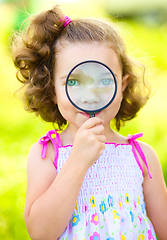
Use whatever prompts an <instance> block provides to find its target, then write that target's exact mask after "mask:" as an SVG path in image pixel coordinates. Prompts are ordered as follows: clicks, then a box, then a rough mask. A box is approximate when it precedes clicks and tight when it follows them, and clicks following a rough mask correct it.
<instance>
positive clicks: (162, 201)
mask: <svg viewBox="0 0 167 240" xmlns="http://www.w3.org/2000/svg"><path fill="white" fill-rule="evenodd" d="M141 147H142V149H143V151H144V153H145V156H146V159H147V162H148V165H149V167H150V171H151V174H152V179H150V178H149V176H148V174H146V176H145V177H144V183H143V191H144V198H145V203H146V210H147V214H148V217H149V219H150V220H151V222H152V223H153V226H154V229H155V232H156V234H157V236H158V237H159V238H160V240H166V239H167V189H166V185H165V182H164V178H163V173H162V168H161V165H160V162H159V160H158V157H157V155H156V153H155V152H154V150H153V149H152V148H151V147H150V146H148V145H146V144H141Z"/></svg>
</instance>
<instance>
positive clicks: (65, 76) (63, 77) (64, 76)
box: [60, 72, 118, 79]
mask: <svg viewBox="0 0 167 240" xmlns="http://www.w3.org/2000/svg"><path fill="white" fill-rule="evenodd" d="M113 73H114V72H113ZM101 74H102V75H109V74H111V73H110V72H106V73H105V72H104V73H101ZM111 75H112V74H111ZM114 75H115V76H116V77H118V75H117V74H115V73H114ZM67 76H68V74H66V75H63V76H62V77H60V79H67Z"/></svg>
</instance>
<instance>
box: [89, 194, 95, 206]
mask: <svg viewBox="0 0 167 240" xmlns="http://www.w3.org/2000/svg"><path fill="white" fill-rule="evenodd" d="M90 203H91V204H92V207H96V200H95V198H94V197H93V196H91V198H90Z"/></svg>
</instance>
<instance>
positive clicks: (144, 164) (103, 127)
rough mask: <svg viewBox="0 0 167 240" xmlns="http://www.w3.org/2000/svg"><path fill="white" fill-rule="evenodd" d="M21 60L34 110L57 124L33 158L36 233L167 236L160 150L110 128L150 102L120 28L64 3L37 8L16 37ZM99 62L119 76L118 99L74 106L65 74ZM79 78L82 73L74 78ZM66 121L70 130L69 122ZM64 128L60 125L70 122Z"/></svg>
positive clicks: (137, 238)
mask: <svg viewBox="0 0 167 240" xmlns="http://www.w3.org/2000/svg"><path fill="white" fill-rule="evenodd" d="M16 40H17V41H15V44H14V46H15V48H14V57H13V59H14V63H15V65H16V67H17V68H18V74H17V77H18V79H19V80H20V81H21V82H22V83H23V84H24V85H25V86H26V89H25V95H24V96H25V102H26V104H27V109H28V110H30V111H32V112H36V113H37V114H39V115H40V116H41V117H42V118H43V119H44V120H45V121H49V122H53V123H55V124H57V125H56V126H57V130H51V131H49V132H48V133H47V134H46V135H44V136H43V137H41V138H40V139H39V141H38V142H37V143H35V144H34V145H33V147H32V148H31V150H30V152H29V156H28V186H27V199H26V206H25V222H26V226H27V230H28V232H29V235H30V237H31V239H33V240H56V239H61V240H74V239H75V240H99V239H101V240H119V239H121V240H132V239H133V240H146V239H149V240H155V239H156V234H157V236H158V237H159V238H160V239H161V240H166V239H167V217H166V216H167V190H166V186H165V183H164V179H163V174H162V170H161V166H160V163H159V160H158V158H157V156H156V154H155V152H154V150H153V149H152V148H151V147H150V146H148V145H146V144H145V143H142V142H139V141H137V140H136V139H137V138H140V137H141V136H142V134H137V135H133V136H128V137H123V136H121V135H120V134H118V133H117V132H115V131H114V130H112V129H111V128H110V121H111V120H112V119H115V123H116V128H117V129H118V130H119V129H120V126H121V124H122V123H123V122H125V121H127V120H130V119H132V118H134V117H135V116H136V113H137V112H138V111H139V110H140V108H141V107H142V106H143V105H144V104H145V103H146V100H147V98H148V95H147V96H146V95H143V88H144V84H143V86H142V84H141V82H139V79H138V78H137V76H136V75H135V74H134V71H133V64H132V62H131V60H130V58H129V57H128V56H127V54H126V52H125V47H124V44H123V42H122V39H121V38H120V36H119V34H118V33H117V31H116V30H115V27H113V26H110V25H109V24H108V23H105V22H101V21H98V20H93V19H80V20H71V19H70V18H68V17H67V16H64V15H63V14H62V12H61V10H60V9H59V8H58V7H54V8H53V9H52V10H49V11H46V12H43V13H41V14H39V15H37V16H35V17H34V18H33V19H32V21H31V23H30V26H29V28H28V30H27V31H26V32H25V33H24V34H23V35H22V36H21V40H19V38H18V37H17V39H16ZM87 60H95V61H99V62H102V63H103V64H105V65H107V66H108V67H109V68H110V69H111V70H112V71H113V73H114V74H115V76H116V80H117V94H116V97H115V99H114V101H113V102H112V103H111V104H110V105H109V106H108V107H107V108H106V109H104V110H102V111H101V112H99V113H97V114H96V115H95V117H92V118H89V115H88V114H87V113H84V112H83V111H80V110H79V109H77V108H75V107H74V106H73V105H72V104H71V102H70V101H69V100H68V98H67V96H66V92H65V82H66V77H67V75H68V73H69V72H70V70H71V69H72V68H73V67H74V66H75V65H76V64H78V63H81V62H83V61H87ZM74 80H75V79H74ZM65 127H66V128H65ZM62 129H63V131H61V133H60V134H59V133H58V130H62Z"/></svg>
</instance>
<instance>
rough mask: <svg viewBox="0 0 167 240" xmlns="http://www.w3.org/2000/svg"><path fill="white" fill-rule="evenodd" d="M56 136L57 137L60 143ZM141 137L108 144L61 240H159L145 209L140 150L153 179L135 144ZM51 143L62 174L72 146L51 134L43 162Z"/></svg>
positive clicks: (88, 176)
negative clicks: (66, 144)
mask: <svg viewBox="0 0 167 240" xmlns="http://www.w3.org/2000/svg"><path fill="white" fill-rule="evenodd" d="M52 134H55V135H56V142H55V141H54V139H53V138H52ZM141 136H142V134H137V135H133V136H131V137H129V144H118V145H116V144H114V143H106V147H105V150H104V151H103V153H102V155H101V156H100V157H99V158H98V160H97V161H96V163H95V164H93V165H92V167H90V168H89V169H88V171H87V173H86V176H85V179H84V181H83V184H82V187H81V190H80V193H79V196H78V200H77V202H76V205H75V209H74V211H73V214H72V216H71V220H70V222H69V223H68V225H67V228H66V229H65V231H64V232H63V233H62V235H61V236H60V237H59V239H61V240H100V239H101V240H147V239H148V240H156V235H155V232H154V228H153V226H152V223H151V221H150V220H149V218H148V217H147V213H146V209H145V202H144V196H143V187H142V183H143V169H142V167H141V165H140V162H139V160H138V157H137V154H136V149H137V150H138V153H139V154H140V155H141V157H142V159H143V161H144V162H145V164H146V167H147V169H148V172H149V176H150V178H152V177H151V173H150V171H149V168H148V165H147V162H146V159H145V157H144V154H143V152H142V150H141V148H140V146H139V144H138V142H137V141H136V140H135V139H136V138H138V137H141ZM48 141H51V142H52V143H53V145H54V147H55V153H56V154H55V161H54V165H55V167H56V169H57V173H59V172H60V170H61V168H62V166H63V164H64V163H65V162H66V160H67V159H68V157H69V155H70V153H71V149H72V146H71V145H70V146H62V145H61V142H60V138H59V135H58V133H57V132H56V131H55V130H51V131H49V132H48V133H47V134H46V135H45V136H43V137H42V138H40V140H39V143H40V144H42V145H43V149H42V155H41V156H42V158H45V155H46V149H47V142H48ZM134 145H135V147H136V149H135V147H134ZM67 201H68V199H67Z"/></svg>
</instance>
